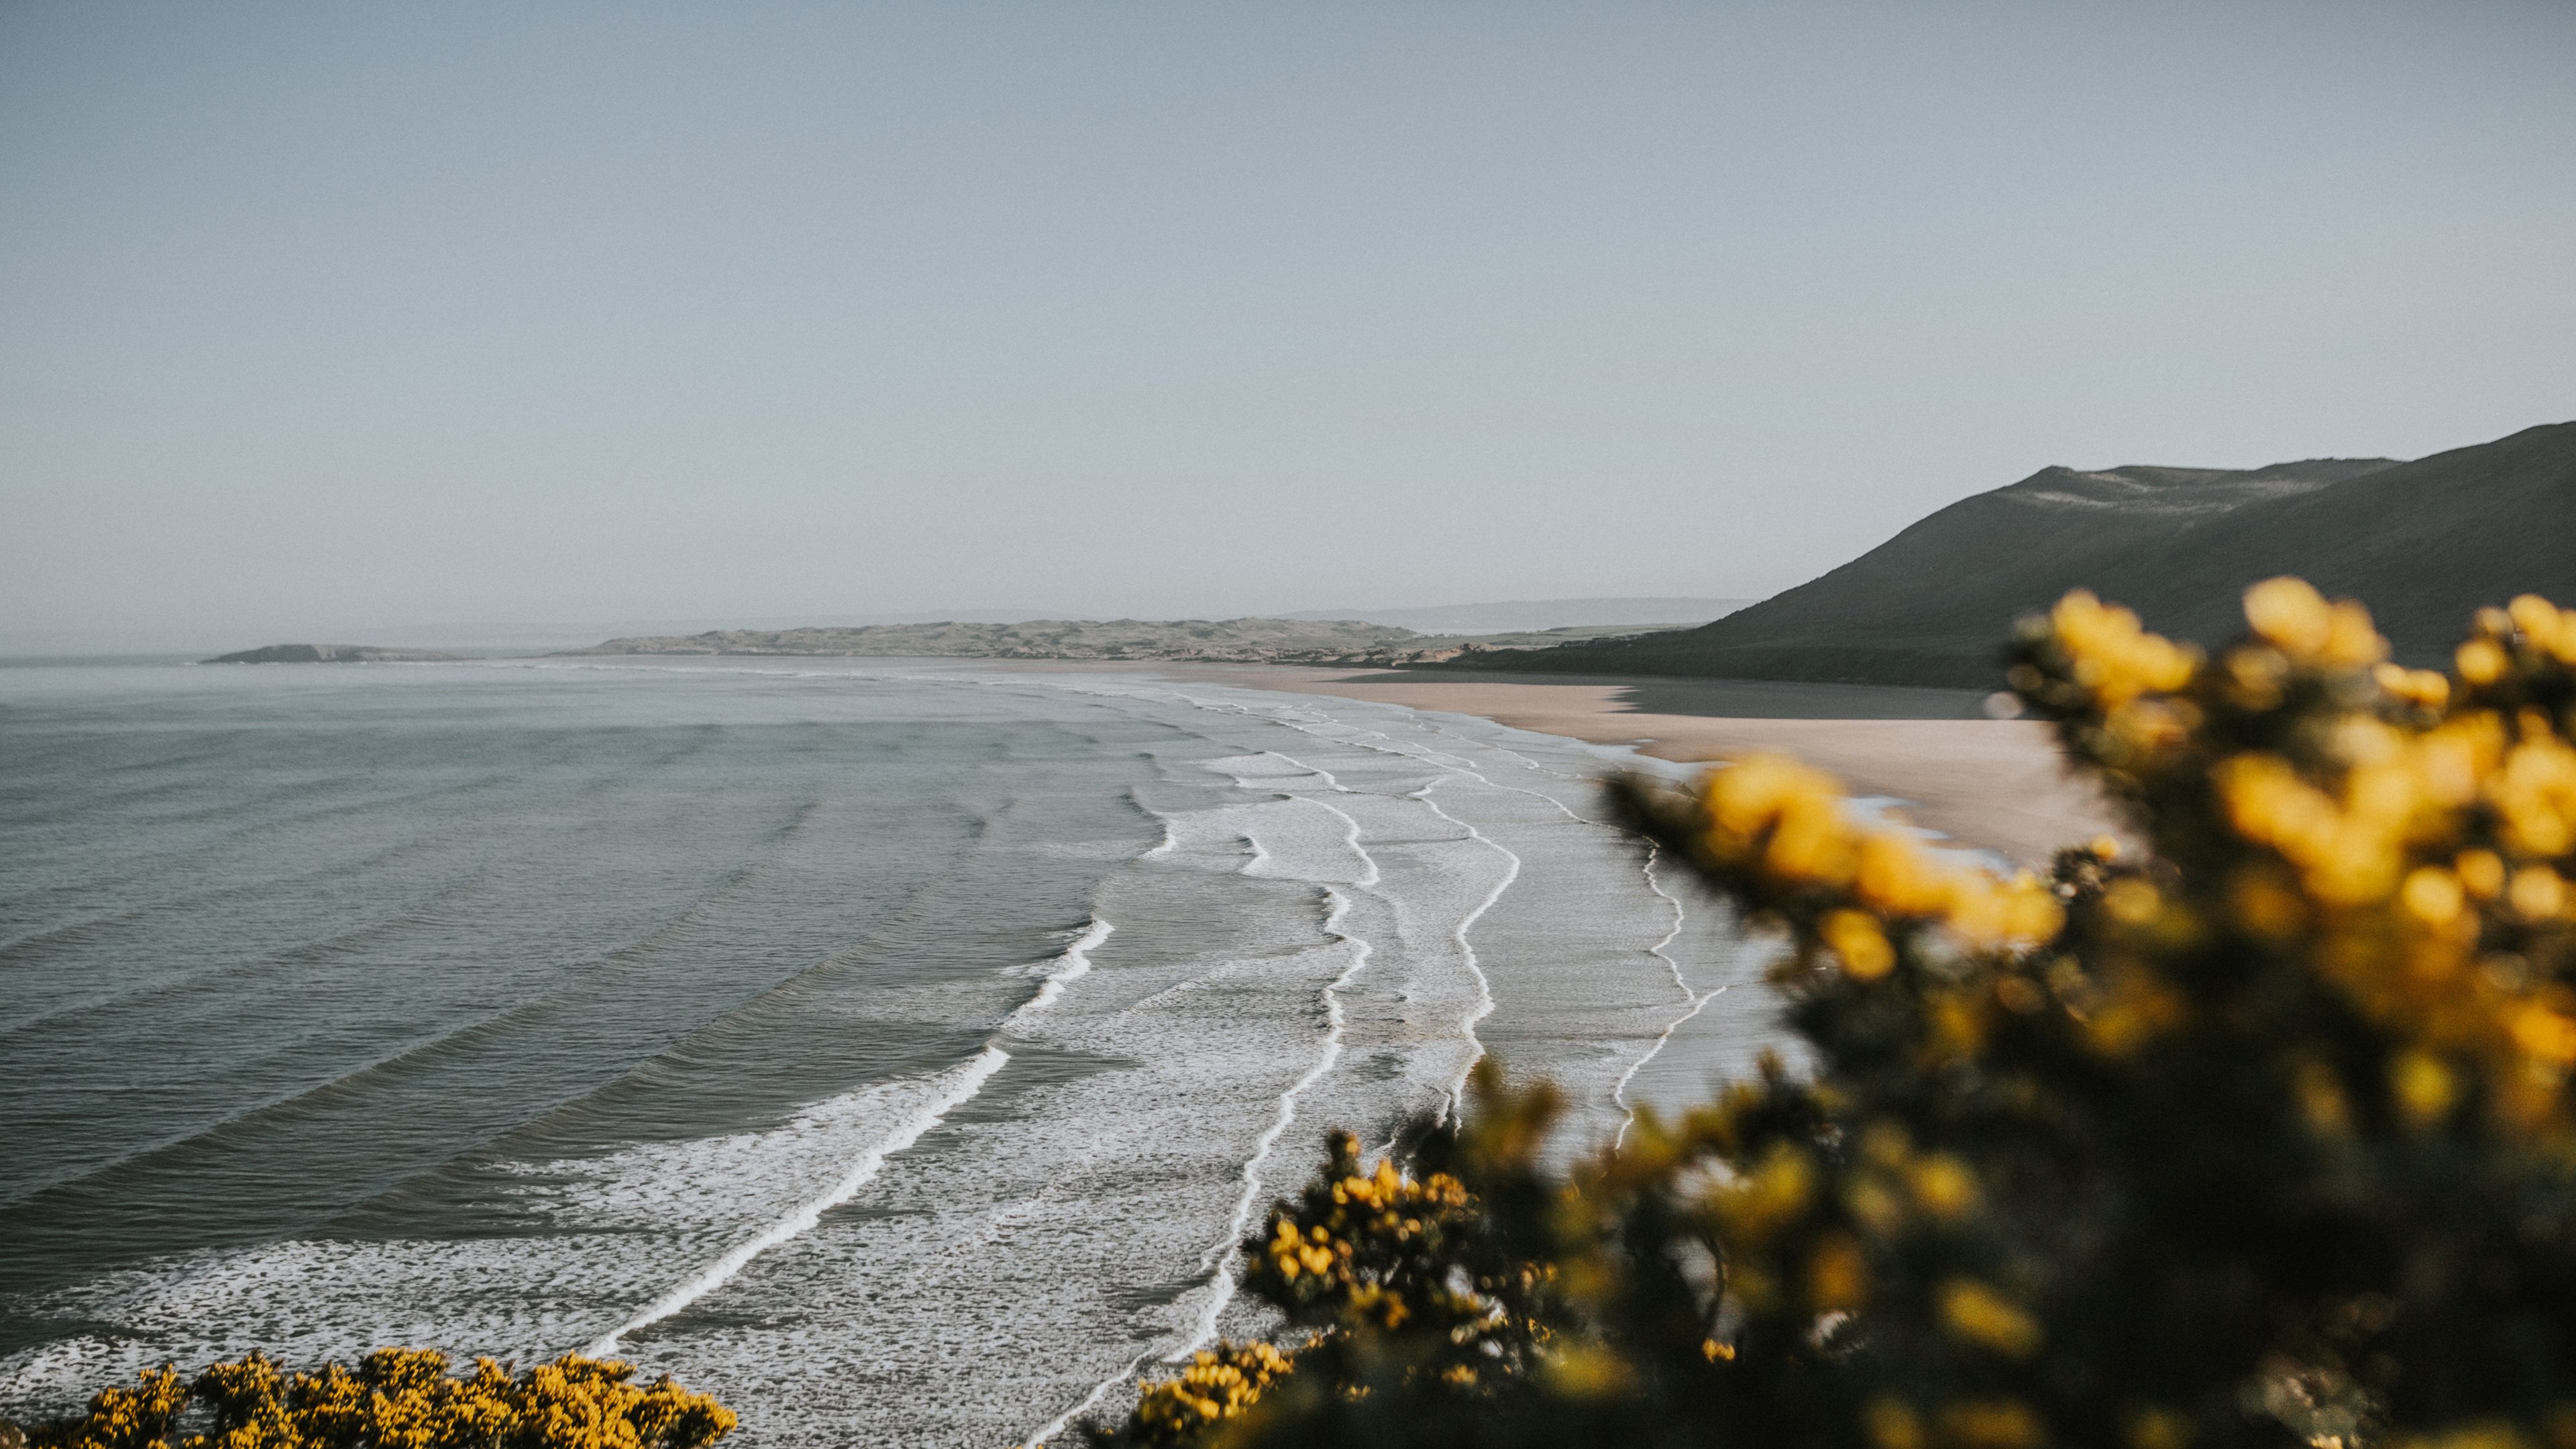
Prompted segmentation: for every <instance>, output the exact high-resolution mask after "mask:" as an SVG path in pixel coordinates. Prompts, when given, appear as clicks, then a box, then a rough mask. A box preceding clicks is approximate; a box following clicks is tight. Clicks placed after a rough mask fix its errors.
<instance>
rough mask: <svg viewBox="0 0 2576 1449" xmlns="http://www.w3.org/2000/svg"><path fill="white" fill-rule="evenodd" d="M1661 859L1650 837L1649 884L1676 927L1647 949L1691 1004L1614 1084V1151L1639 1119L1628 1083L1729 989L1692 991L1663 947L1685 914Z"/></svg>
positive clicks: (1679, 930)
mask: <svg viewBox="0 0 2576 1449" xmlns="http://www.w3.org/2000/svg"><path fill="white" fill-rule="evenodd" d="M1662 858H1663V848H1662V847H1661V846H1658V845H1657V844H1656V843H1655V842H1653V841H1651V840H1649V841H1647V842H1646V864H1645V875H1646V886H1647V888H1648V889H1650V890H1652V891H1653V892H1654V893H1655V894H1657V895H1659V896H1662V897H1663V898H1664V900H1665V901H1666V902H1667V903H1668V904H1670V905H1671V906H1672V908H1673V928H1672V929H1671V930H1669V931H1666V932H1665V933H1664V939H1662V940H1660V941H1657V942H1656V943H1655V944H1654V945H1653V946H1651V947H1648V948H1647V949H1649V950H1651V951H1652V952H1654V954H1656V955H1658V956H1661V957H1663V958H1664V965H1665V966H1667V967H1669V968H1671V970H1672V973H1673V985H1674V986H1675V987H1677V988H1679V989H1680V991H1681V994H1682V1000H1684V1001H1686V1002H1689V1003H1690V1009H1689V1010H1687V1011H1684V1012H1683V1013H1682V1014H1681V1015H1679V1016H1677V1017H1674V1018H1673V1019H1672V1020H1671V1021H1669V1022H1667V1023H1665V1024H1664V1030H1663V1034H1662V1035H1660V1036H1657V1037H1656V1038H1655V1044H1654V1045H1653V1046H1650V1047H1648V1048H1646V1050H1645V1053H1644V1055H1642V1056H1640V1057H1638V1058H1637V1059H1636V1060H1635V1061H1633V1062H1631V1063H1629V1064H1628V1070H1626V1071H1625V1072H1622V1073H1620V1074H1619V1081H1618V1083H1617V1084H1616V1085H1614V1086H1613V1087H1611V1089H1610V1101H1611V1104H1612V1105H1613V1106H1616V1107H1618V1108H1620V1109H1621V1114H1622V1115H1621V1116H1620V1118H1619V1133H1618V1135H1617V1136H1615V1137H1613V1138H1611V1139H1610V1146H1611V1147H1612V1148H1613V1149H1614V1150H1615V1149H1617V1148H1618V1147H1620V1146H1622V1145H1624V1144H1625V1143H1626V1142H1627V1140H1628V1129H1629V1128H1630V1127H1631V1126H1634V1125H1635V1124H1636V1121H1637V1109H1636V1108H1634V1107H1631V1106H1629V1105H1628V1084H1629V1083H1630V1082H1632V1081H1634V1080H1636V1077H1637V1073H1639V1072H1641V1071H1644V1070H1645V1069H1646V1063H1648V1062H1651V1061H1653V1060H1654V1059H1655V1056H1656V1054H1657V1053H1659V1052H1661V1051H1662V1050H1663V1049H1664V1046H1665V1044H1666V1043H1668V1042H1670V1041H1671V1040H1672V1039H1673V1033H1674V1032H1677V1031H1679V1030H1681V1029H1682V1025H1683V1023H1685V1022H1687V1021H1689V1020H1690V1019H1691V1018H1692V1017H1695V1016H1697V1015H1699V1014H1700V1011H1701V1009H1702V1008H1703V1007H1706V1006H1707V1005H1708V1004H1709V1003H1710V1002H1711V1001H1713V1000H1715V999H1717V996H1718V994H1719V993H1720V992H1723V991H1724V990H1726V988H1725V987H1723V986H1715V987H1711V988H1709V989H1708V990H1707V991H1693V990H1692V989H1691V984H1690V981H1689V978H1687V977H1685V976H1683V975H1682V963H1680V962H1679V961H1676V960H1674V959H1673V956H1672V953H1671V952H1669V951H1667V950H1665V949H1664V948H1665V947H1666V946H1669V945H1671V944H1672V943H1673V938H1674V937H1676V936H1679V935H1680V934H1681V933H1682V921H1683V913H1682V903H1681V898H1680V897H1679V896H1676V895H1674V894H1673V893H1672V892H1671V891H1668V890H1666V889H1664V883H1663V882H1662V881H1660V880H1657V879H1656V878H1655V862H1656V861H1658V860H1660V859H1662Z"/></svg>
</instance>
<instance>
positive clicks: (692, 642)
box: [550, 618, 1682, 667]
mask: <svg viewBox="0 0 2576 1449" xmlns="http://www.w3.org/2000/svg"><path fill="white" fill-rule="evenodd" d="M1668 627H1682V626H1679V625H1674V626H1668ZM1652 632H1655V629H1654V627H1653V626H1645V627H1640V626H1635V625H1589V626H1576V627H1571V628H1561V629H1544V630H1530V631H1523V632H1514V633H1501V634H1420V633H1416V632H1415V631H1413V630H1411V629H1405V628H1400V627H1397V626H1395V625H1391V624H1372V623H1367V622H1365V621H1362V620H1357V619H1262V618H1244V619H1163V620H1151V619H1111V620H1105V621H1103V620H1088V619H1032V620H1028V621H1026V622H1022V623H1016V624H984V623H956V622H950V623H936V624H871V625H862V626H857V627H851V628H811V629H714V630H709V631H707V632H705V633H700V634H674V635H648V636H639V637H633V638H624V639H610V640H608V641H606V642H605V643H601V644H595V645H593V646H591V647H590V648H588V649H572V650H566V651H564V652H562V653H561V654H557V655H553V656H550V657H553V658H583V657H597V656H602V655H608V656H620V655H624V656H634V655H652V656H664V657H669V656H716V655H725V656H743V655H750V656H786V657H805V658H864V657H886V658H947V659H1016V660H1039V659H1064V660H1114V661H1127V662H1136V663H1159V662H1174V663H1179V662H1193V663H1209V664H1311V665H1339V666H1344V667H1370V666H1375V667H1385V666H1389V665H1405V664H1433V663H1445V662H1449V661H1454V660H1458V659H1462V658H1469V657H1472V656H1475V655H1478V654H1487V653H1508V652H1515V651H1519V650H1527V649H1547V648H1553V647H1556V646H1558V645H1564V644H1578V643H1593V642H1599V641H1604V640H1612V639H1633V638H1637V637H1639V636H1641V635H1644V634H1649V633H1652Z"/></svg>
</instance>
